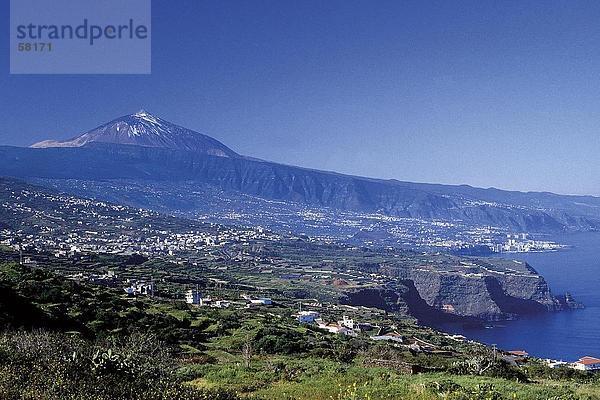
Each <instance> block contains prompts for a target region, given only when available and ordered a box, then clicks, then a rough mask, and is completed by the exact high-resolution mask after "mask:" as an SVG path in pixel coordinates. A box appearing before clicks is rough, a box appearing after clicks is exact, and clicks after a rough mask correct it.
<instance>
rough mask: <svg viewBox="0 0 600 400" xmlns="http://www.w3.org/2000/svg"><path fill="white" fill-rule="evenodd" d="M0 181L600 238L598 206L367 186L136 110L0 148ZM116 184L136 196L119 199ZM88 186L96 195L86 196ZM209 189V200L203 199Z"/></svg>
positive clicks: (139, 200) (170, 200)
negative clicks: (128, 185) (61, 136)
mask: <svg viewBox="0 0 600 400" xmlns="http://www.w3.org/2000/svg"><path fill="white" fill-rule="evenodd" d="M0 176H8V177H16V178H21V179H25V180H30V181H33V180H38V181H39V180H44V181H47V182H52V185H54V186H56V187H63V188H64V189H65V190H67V188H69V187H71V185H72V184H75V183H74V182H77V185H78V188H79V189H76V190H75V194H79V195H84V196H92V197H98V198H103V199H113V200H114V199H115V198H116V193H117V192H119V190H120V192H123V191H125V192H126V193H127V197H126V199H127V200H124V202H125V203H127V204H130V205H134V206H136V207H137V206H139V207H148V208H155V209H159V210H163V211H165V210H166V211H169V212H170V211H175V212H179V211H185V212H196V211H202V212H207V206H206V201H205V200H207V199H208V198H210V199H209V200H210V202H212V203H211V204H224V203H227V202H229V201H231V200H232V199H233V198H237V197H240V198H243V200H242V201H243V202H244V203H243V204H242V205H241V206H242V207H243V206H244V205H248V204H252V201H254V200H253V199H263V200H265V201H266V202H267V203H268V204H269V205H270V206H272V205H273V204H278V203H281V204H282V203H293V204H295V205H299V206H300V207H304V206H306V205H308V206H310V207H312V208H322V209H327V210H344V211H352V212H359V213H370V214H374V213H376V214H380V215H381V214H383V215H388V216H394V217H401V218H404V217H407V218H421V219H434V220H445V221H450V222H453V221H454V222H456V221H461V222H463V223H469V224H475V225H478V226H496V227H506V228H509V229H511V230H514V231H517V232H550V231H552V232H556V231H565V230H600V198H598V197H592V196H564V195H557V194H553V193H535V192H527V193H524V192H513V191H504V190H498V189H494V188H490V189H482V188H475V187H471V186H466V185H462V186H452V185H435V184H426V183H412V182H403V181H398V180H383V179H372V178H365V177H360V176H351V175H343V174H338V173H334V172H327V171H319V170H314V169H308V168H301V167H295V166H290V165H284V164H278V163H274V162H268V161H263V160H257V159H254V158H250V157H247V156H244V155H240V154H237V153H236V152H234V151H233V150H231V149H229V148H228V147H227V146H225V145H224V144H223V143H221V142H219V141H218V140H215V139H213V138H211V137H209V136H206V135H203V134H200V133H198V132H195V131H193V130H190V129H187V128H184V127H181V126H178V125H175V124H173V123H171V122H168V121H165V120H163V119H161V118H158V117H156V116H153V115H151V114H150V113H148V112H146V111H143V110H142V111H139V112H137V113H135V114H131V115H126V116H124V117H120V118H117V119H115V120H113V121H111V122H109V123H107V124H104V125H101V126H99V127H97V128H95V129H92V130H91V131H89V132H86V133H83V134H81V135H79V136H77V137H75V138H73V139H70V140H66V141H54V140H47V141H43V142H39V143H36V144H34V145H32V146H31V147H30V148H22V147H12V146H0ZM124 180H127V181H129V182H134V183H135V184H139V185H143V187H144V189H140V190H138V191H135V192H131V191H130V190H129V189H127V190H125V189H124V184H123V183H122V182H123V181H124ZM92 187H98V188H99V189H98V190H97V191H96V192H95V193H91V189H90V188H92ZM140 187H142V186H140ZM119 188H120V189H119ZM69 190H71V189H69ZM212 190H216V191H218V194H215V195H209V194H208V193H212V192H211V191H212ZM199 193H206V195H202V196H201V197H202V200H203V203H202V204H200V203H197V202H196V200H195V197H194V196H200V195H199ZM111 194H113V195H115V197H111ZM211 196H212V197H211ZM236 196H237V197H236ZM119 198H124V197H122V195H119ZM273 200H275V202H273ZM252 210H253V211H252V212H253V213H256V214H257V215H268V212H261V211H260V210H258V209H256V207H254V208H253V209H252ZM286 212H288V211H285V212H283V214H282V215H285V213H286Z"/></svg>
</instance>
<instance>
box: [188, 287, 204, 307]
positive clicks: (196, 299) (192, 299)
mask: <svg viewBox="0 0 600 400" xmlns="http://www.w3.org/2000/svg"><path fill="white" fill-rule="evenodd" d="M201 301H202V295H201V294H200V292H199V291H198V290H193V289H190V290H188V291H187V292H185V302H186V303H188V304H200V302H201Z"/></svg>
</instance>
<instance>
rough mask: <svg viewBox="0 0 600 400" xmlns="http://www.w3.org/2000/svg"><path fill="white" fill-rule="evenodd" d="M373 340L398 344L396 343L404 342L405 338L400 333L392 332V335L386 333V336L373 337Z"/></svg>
mask: <svg viewBox="0 0 600 400" xmlns="http://www.w3.org/2000/svg"><path fill="white" fill-rule="evenodd" d="M371 340H375V341H384V342H396V343H402V342H404V338H403V337H402V335H400V334H399V333H398V332H390V333H386V334H384V335H375V336H371Z"/></svg>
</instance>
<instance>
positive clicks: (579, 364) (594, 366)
mask: <svg viewBox="0 0 600 400" xmlns="http://www.w3.org/2000/svg"><path fill="white" fill-rule="evenodd" d="M571 365H572V367H573V368H574V369H578V370H581V371H598V370H600V359H598V358H596V357H590V356H585V357H581V358H580V359H579V360H577V361H575V362H574V363H573V364H571Z"/></svg>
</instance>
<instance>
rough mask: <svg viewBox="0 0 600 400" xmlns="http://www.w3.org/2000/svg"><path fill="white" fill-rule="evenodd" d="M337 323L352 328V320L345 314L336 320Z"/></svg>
mask: <svg viewBox="0 0 600 400" xmlns="http://www.w3.org/2000/svg"><path fill="white" fill-rule="evenodd" d="M338 324H339V325H341V326H344V327H346V328H348V329H354V328H355V326H354V320H353V319H351V318H348V317H347V316H345V315H344V316H343V317H342V320H341V321H338Z"/></svg>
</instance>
